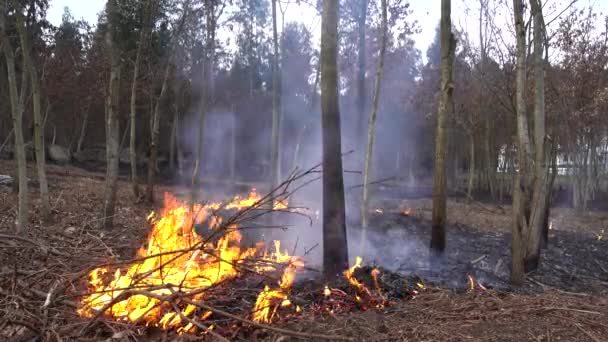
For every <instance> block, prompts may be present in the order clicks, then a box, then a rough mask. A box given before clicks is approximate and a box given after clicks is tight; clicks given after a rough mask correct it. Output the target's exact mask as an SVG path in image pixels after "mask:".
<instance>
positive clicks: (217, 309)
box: [0, 167, 351, 341]
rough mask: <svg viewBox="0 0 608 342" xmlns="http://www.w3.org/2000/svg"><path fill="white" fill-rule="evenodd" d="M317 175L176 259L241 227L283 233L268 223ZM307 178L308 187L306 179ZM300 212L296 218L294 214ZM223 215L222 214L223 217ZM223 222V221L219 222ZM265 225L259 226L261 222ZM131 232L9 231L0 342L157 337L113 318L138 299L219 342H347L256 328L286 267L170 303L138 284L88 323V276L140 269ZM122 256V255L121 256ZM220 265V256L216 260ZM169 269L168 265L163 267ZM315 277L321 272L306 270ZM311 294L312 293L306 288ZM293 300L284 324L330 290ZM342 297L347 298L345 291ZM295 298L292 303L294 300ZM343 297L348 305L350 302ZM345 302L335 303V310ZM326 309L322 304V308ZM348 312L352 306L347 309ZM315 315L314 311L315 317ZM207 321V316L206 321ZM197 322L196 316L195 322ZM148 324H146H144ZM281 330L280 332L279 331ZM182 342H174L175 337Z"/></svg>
mask: <svg viewBox="0 0 608 342" xmlns="http://www.w3.org/2000/svg"><path fill="white" fill-rule="evenodd" d="M318 172H319V171H318V169H317V168H316V167H315V168H312V169H310V170H308V171H305V172H294V173H293V174H292V175H291V176H290V177H289V178H288V179H287V181H285V182H283V183H282V184H280V185H279V186H278V187H277V188H276V189H274V190H273V191H271V192H270V193H269V194H267V195H265V196H263V197H262V198H261V199H260V200H259V201H257V203H255V204H254V205H252V206H251V207H249V208H245V209H243V210H241V211H238V212H236V213H234V214H233V215H232V216H231V217H229V218H228V219H226V220H225V221H224V222H223V224H222V226H221V227H220V229H217V231H216V233H213V234H210V235H208V236H205V237H204V238H203V239H201V241H199V242H197V243H195V244H193V245H192V246H191V248H189V249H188V250H180V251H172V252H171V253H170V254H171V255H179V254H181V253H189V252H192V251H193V250H196V249H203V248H204V246H205V244H206V243H207V242H209V241H214V240H215V241H217V239H218V238H219V237H221V236H222V235H223V234H227V233H228V232H229V231H230V229H232V228H229V227H234V225H235V224H237V225H238V226H239V227H241V228H242V229H255V228H266V229H269V228H270V229H274V228H277V229H279V228H284V227H282V226H280V225H276V226H273V225H269V224H267V222H268V221H267V220H266V221H264V220H261V218H262V217H263V216H265V215H268V214H270V213H272V212H276V210H273V209H272V204H273V203H275V202H276V201H285V200H286V199H287V198H289V197H290V196H291V195H292V194H293V193H294V192H295V191H297V190H298V189H300V188H301V187H303V186H306V185H307V184H309V183H310V182H312V181H314V179H312V180H310V178H311V177H310V176H311V175H312V176H315V175H316V174H317V173H318ZM307 178H308V179H307ZM294 209H296V210H294ZM297 209H301V208H293V207H290V208H286V209H280V210H279V211H284V212H288V213H296V214H298V215H305V214H303V213H305V211H302V210H297ZM219 210H220V211H221V210H222V208H220V209H219ZM218 215H219V214H218ZM261 221H262V222H266V224H260V223H259V222H261ZM132 231H133V230H132V229H129V228H126V229H122V230H113V231H111V232H107V231H99V230H98V229H97V225H96V224H95V222H86V223H85V224H83V225H82V226H81V227H79V228H74V229H71V230H66V229H65V227H44V228H42V227H40V226H35V227H32V228H31V229H29V230H28V231H26V232H24V233H21V234H19V235H16V234H14V233H12V232H11V231H10V229H9V228H8V227H6V229H5V228H2V230H0V262H1V266H0V316H1V317H3V319H2V320H0V339H1V340H11V341H31V340H45V341H46V340H57V341H60V340H66V339H71V338H76V337H78V339H79V340H86V339H87V338H89V339H90V340H95V341H96V340H99V339H107V338H129V339H136V340H137V339H139V338H141V337H142V336H146V339H149V337H150V336H149V334H151V333H152V332H154V331H155V329H154V328H146V327H145V326H144V324H136V323H137V322H136V323H127V322H121V321H115V320H113V319H111V318H110V317H109V315H107V311H108V310H109V309H111V306H112V305H113V304H115V303H118V302H120V301H123V300H127V299H128V298H129V297H131V296H134V295H144V296H147V297H149V298H154V299H156V300H158V301H159V302H161V303H162V305H163V309H166V308H168V309H169V310H174V311H175V312H176V313H177V314H179V315H181V318H182V319H183V320H184V321H186V322H188V323H191V324H192V325H194V326H196V327H198V328H199V329H197V331H198V332H199V333H201V334H207V335H212V336H213V337H215V338H216V339H218V340H226V337H227V338H230V339H238V338H243V339H246V338H247V336H249V335H250V334H251V333H252V332H253V331H254V330H264V331H274V332H275V333H278V334H282V335H288V336H294V337H300V338H306V339H331V340H341V339H344V338H342V337H341V336H332V335H326V334H307V333H301V332H294V331H290V330H285V329H281V328H279V327H277V326H276V325H274V324H273V325H267V324H261V323H258V322H254V321H252V320H251V319H250V317H251V314H252V313H251V308H252V304H253V303H255V300H256V297H257V294H258V293H259V292H260V291H261V290H262V289H264V286H265V285H268V284H276V283H277V282H278V278H280V274H281V273H282V272H281V270H282V268H284V267H286V265H275V266H276V269H277V272H276V275H275V274H273V273H263V274H262V273H259V272H256V271H254V269H255V266H256V262H265V263H267V261H257V260H256V259H255V258H252V259H251V260H247V261H246V262H243V263H239V264H236V265H234V266H235V268H237V269H238V271H239V276H237V277H236V278H231V279H229V281H226V282H220V283H218V284H216V285H214V286H212V287H210V288H206V289H201V290H196V289H195V290H192V289H188V291H185V290H184V291H180V290H177V291H174V292H172V293H171V294H170V295H159V294H158V292H155V290H158V289H154V288H149V287H145V286H142V285H141V284H132V286H131V287H129V288H126V289H124V291H122V292H121V294H120V295H119V296H117V297H116V298H114V300H113V301H112V302H111V303H108V304H107V305H106V306H104V308H102V309H101V310H99V311H98V312H97V314H95V315H94V317H92V318H83V317H81V316H80V315H79V314H78V313H77V310H78V309H79V308H81V307H82V304H81V300H82V298H83V297H84V296H86V295H88V294H89V293H87V284H88V280H87V276H88V274H89V272H91V271H92V270H93V269H96V268H98V267H105V268H107V269H109V270H116V269H124V267H125V266H127V265H130V264H132V263H133V262H135V261H137V260H138V259H136V258H135V257H133V256H134V255H135V252H136V251H137V249H138V248H139V246H138V245H137V244H136V243H130V244H127V245H125V244H121V243H122V242H125V241H140V238H137V237H134V236H133V235H134V233H133V232H132ZM119 250H120V251H122V253H118V252H117V251H119ZM120 255H131V256H132V259H124V258H121V257H120ZM216 257H218V258H219V256H216ZM160 267H162V265H161V266H160ZM307 271H308V272H315V270H310V269H309V270H307ZM307 286H308V289H305V287H307ZM298 287H299V288H298V289H297V290H295V291H294V292H295V293H296V295H294V296H290V300H292V301H293V304H294V305H298V306H300V307H301V310H300V311H299V312H298V313H296V312H294V311H293V310H292V311H290V312H289V313H283V314H281V315H280V316H278V317H277V318H279V319H280V320H284V321H288V320H290V319H298V316H301V315H306V314H307V313H306V312H307V310H309V309H314V308H316V307H317V306H318V305H321V304H322V303H323V301H325V298H324V292H323V285H322V284H318V283H317V284H311V283H308V284H306V283H303V285H298ZM343 288H344V290H343V292H344V293H347V291H348V290H349V289H348V286H347V285H345V286H344V287H343ZM202 291H204V292H205V296H204V298H205V301H204V302H203V301H200V300H199V301H196V300H194V298H193V297H194V296H195V295H196V294H200V293H201V292H202ZM292 297H293V298H292ZM346 298H347V297H346V296H344V299H343V300H342V301H343V302H345V303H346V302H348V301H351V299H346ZM337 301H340V300H338V299H335V300H334V302H337ZM319 303H321V304H319ZM186 305H194V306H195V307H197V310H199V311H200V312H201V313H203V312H211V313H212V317H210V318H209V319H207V320H205V321H204V322H203V321H199V320H196V319H193V318H190V317H185V316H183V314H181V312H182V309H183V308H184V307H185V306H186ZM343 306H344V307H346V306H347V305H343ZM310 312H313V313H315V312H316V311H315V310H310ZM199 316H200V315H199ZM191 317H196V315H194V316H191ZM140 323H142V322H140ZM279 325H280V324H279ZM157 332H158V333H159V334H160V335H163V336H165V338H166V337H167V335H168V334H169V335H171V334H175V333H176V332H175V331H162V332H161V330H160V329H158V331H157ZM174 337H175V336H174Z"/></svg>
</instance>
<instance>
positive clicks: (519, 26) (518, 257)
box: [511, 0, 531, 284]
mask: <svg viewBox="0 0 608 342" xmlns="http://www.w3.org/2000/svg"><path fill="white" fill-rule="evenodd" d="M513 11H514V20H515V35H516V40H517V45H516V81H515V83H516V108H517V112H516V113H517V115H516V117H517V142H518V146H517V156H518V164H517V165H518V169H519V170H518V172H517V175H516V177H515V185H514V186H513V223H512V224H513V226H512V230H511V234H512V237H511V238H512V241H511V282H512V283H514V284H521V283H523V280H524V272H525V271H524V262H523V260H524V248H525V246H524V241H523V234H524V233H525V228H526V226H527V220H526V212H527V211H529V205H528V204H529V198H530V193H531V189H530V182H529V179H528V172H529V169H530V161H529V158H530V155H531V148H530V138H529V136H528V119H527V117H526V79H527V77H526V29H525V24H524V4H523V0H513Z"/></svg>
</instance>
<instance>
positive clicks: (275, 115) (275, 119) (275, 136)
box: [270, 0, 282, 189]
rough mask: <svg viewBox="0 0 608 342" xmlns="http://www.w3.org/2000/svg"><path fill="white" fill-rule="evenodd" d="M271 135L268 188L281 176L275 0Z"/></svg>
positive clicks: (273, 13)
mask: <svg viewBox="0 0 608 342" xmlns="http://www.w3.org/2000/svg"><path fill="white" fill-rule="evenodd" d="M272 38H273V48H274V56H273V59H272V137H271V151H270V168H271V172H270V174H271V176H270V189H274V188H276V187H277V186H278V185H279V179H280V177H281V156H280V138H279V136H280V128H281V116H282V113H281V75H280V71H279V34H278V32H277V0H272Z"/></svg>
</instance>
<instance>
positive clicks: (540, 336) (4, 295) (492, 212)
mask: <svg viewBox="0 0 608 342" xmlns="http://www.w3.org/2000/svg"><path fill="white" fill-rule="evenodd" d="M13 170H14V164H13V163H12V162H6V161H2V162H0V174H7V173H11V172H12V171H13ZM29 171H30V177H31V178H32V179H34V178H35V175H34V172H32V170H29ZM49 179H50V184H51V192H52V193H51V203H52V207H53V217H52V219H51V221H50V222H49V223H44V224H43V223H41V222H40V221H39V220H38V216H37V213H38V204H37V200H36V192H35V190H34V189H31V191H30V196H31V198H33V208H32V211H31V215H30V216H31V228H30V230H29V231H28V232H25V233H22V234H21V235H20V236H21V237H22V238H23V239H25V242H24V241H18V240H16V239H14V238H10V237H9V238H7V236H14V230H13V222H14V218H15V214H16V203H17V201H16V195H14V194H12V193H10V191H9V189H7V188H2V187H0V213H1V214H0V234H2V235H0V331H1V332H0V339H2V340H9V341H13V340H14V341H32V340H45V341H46V340H51V341H58V340H76V341H97V340H106V339H108V338H110V340H117V341H119V340H123V341H133V340H154V341H161V340H196V339H200V338H201V337H196V338H195V337H188V336H180V337H177V336H176V335H174V334H172V333H170V332H169V333H167V332H163V333H159V332H158V331H155V330H154V329H150V328H144V327H132V326H129V325H125V324H124V323H113V322H111V321H107V320H103V321H102V322H101V323H98V324H95V325H94V326H92V327H89V326H88V325H87V320H85V319H82V318H80V317H79V316H78V315H77V314H76V313H75V306H77V305H78V304H77V301H78V298H79V297H78V296H79V294H80V293H82V291H83V290H84V287H85V282H84V280H83V278H84V275H86V272H87V270H88V269H90V268H91V267H94V266H97V265H99V264H102V263H107V262H108V261H116V260H129V259H131V258H132V257H133V256H134V255H135V252H136V250H137V249H138V248H139V247H140V245H141V244H142V242H143V241H144V239H145V237H146V234H147V231H148V229H149V227H148V226H147V224H146V222H145V217H146V215H147V213H148V212H149V211H150V210H152V209H154V207H153V206H147V205H144V204H141V203H135V202H134V201H133V199H132V196H131V194H130V188H129V187H128V185H127V184H126V183H124V182H123V181H121V183H120V189H119V193H118V203H117V209H118V210H117V215H116V217H115V222H116V225H115V226H116V227H115V229H114V230H113V231H110V232H107V231H102V230H100V229H98V228H97V226H96V224H95V223H96V222H97V220H98V216H99V212H100V203H101V198H102V191H103V174H100V173H96V172H89V171H84V170H82V169H77V168H73V167H58V166H50V167H49ZM164 191H176V189H175V188H170V187H163V186H160V187H158V189H157V198H159V199H160V198H161V193H162V192H164ZM381 197H382V196H380V198H381ZM387 197H392V199H387V200H381V201H377V202H376V203H374V204H373V205H374V207H375V208H381V209H382V210H383V214H375V215H374V216H373V218H372V224H371V226H372V227H373V228H372V231H371V232H370V234H369V236H370V243H371V244H373V245H377V246H382V248H377V249H375V250H374V251H373V252H372V253H370V254H369V255H364V256H365V257H366V260H370V261H371V262H372V263H374V262H375V263H377V264H378V265H380V266H381V267H383V268H382V272H383V273H382V274H383V275H384V278H381V282H382V284H381V286H382V288H383V290H384V291H387V293H388V292H389V291H392V292H393V293H394V294H395V295H392V296H391V298H390V300H389V301H390V303H387V304H386V306H385V307H383V308H369V307H361V306H360V305H353V306H347V309H342V310H333V311H334V312H333V313H332V312H329V311H328V310H327V308H324V307H322V306H321V307H319V306H318V305H317V304H308V306H305V310H304V313H303V314H301V315H299V316H297V317H291V316H286V317H284V319H282V320H281V321H279V322H277V323H275V324H274V326H276V327H280V328H283V329H288V330H291V331H299V332H303V333H304V334H313V333H316V334H322V335H339V336H346V337H350V338H351V339H352V340H355V341H519V340H521V341H558V340H561V341H608V323H607V322H608V299H607V298H608V297H607V294H608V284H607V282H608V272H607V271H608V244H607V242H606V240H607V239H608V237H602V238H599V237H600V236H601V234H602V233H601V230H602V228H604V227H605V225H606V221H608V213H607V212H601V211H595V212H590V213H588V214H586V215H584V216H582V217H581V216H576V215H574V213H573V212H572V211H571V210H569V209H564V208H559V209H556V210H554V211H553V212H552V221H553V228H554V229H553V230H552V231H551V235H550V242H549V248H548V249H547V250H546V251H544V252H543V260H542V263H541V267H540V269H539V270H538V271H536V272H535V273H533V274H530V275H529V276H528V280H527V281H526V284H525V286H524V287H522V288H511V287H510V286H509V285H508V265H509V248H510V247H509V246H510V243H509V240H510V236H509V233H508V231H509V210H510V208H509V207H508V206H497V205H492V204H489V203H478V202H473V203H471V204H467V203H465V202H464V201H462V200H458V199H456V200H450V201H449V203H448V213H449V222H448V247H447V250H446V253H445V258H444V259H443V260H441V261H440V263H439V264H440V265H441V269H437V268H433V267H430V265H429V261H428V260H429V258H428V255H427V253H428V252H427V250H426V246H427V243H428V230H429V227H430V224H429V219H430V208H431V206H430V200H429V199H428V198H417V199H409V200H402V199H395V198H394V196H387ZM406 208H409V209H410V210H411V214H410V215H409V216H405V215H403V214H402V213H401V212H402V210H403V209H406ZM349 237H350V238H352V239H357V230H354V231H353V232H352V233H351V236H349ZM467 274H471V275H474V276H475V277H476V278H477V280H478V281H479V282H480V283H481V284H483V285H484V286H486V287H488V288H489V289H488V290H479V289H478V288H477V289H475V290H473V291H470V290H467V289H466V287H467V285H466V284H467V283H466V281H467V277H466V276H467ZM417 276H419V277H421V278H422V279H423V280H422V281H423V282H424V284H425V285H426V288H425V289H424V290H422V289H420V291H418V293H417V294H416V295H412V294H411V293H410V292H408V291H409V290H408V289H409V287H411V286H412V282H413V281H414V280H413V279H417V278H416V277H417ZM386 279H393V280H386ZM395 279H396V280H395ZM314 286H317V287H320V286H322V284H321V283H318V282H317V283H314V282H313V283H310V282H308V283H301V284H298V285H296V287H295V289H294V292H296V293H298V291H300V290H302V291H303V292H305V291H306V290H310V289H311V288H314ZM336 286H338V285H336ZM339 288H343V289H344V290H345V291H346V290H348V288H344V287H339ZM315 289H316V288H315ZM406 290H407V291H406ZM230 291H232V292H227V293H224V296H225V297H226V299H222V300H221V301H220V302H221V303H223V304H221V305H223V306H222V307H224V306H225V307H226V308H227V309H226V310H236V309H237V308H236V307H237V306H238V305H237V303H238V302H240V301H245V302H247V301H249V300H251V299H248V298H249V297H248V296H251V294H250V295H248V296H244V295H243V296H241V295H239V293H240V292H239V291H237V290H234V291H233V290H230ZM235 291H236V292H235ZM243 291H244V290H243ZM317 292H318V291H317ZM49 293H50V294H51V295H50V297H49ZM252 293H253V292H252ZM403 294H406V295H403ZM241 297H242V298H241ZM48 298H50V299H48ZM303 300H304V302H307V301H309V299H306V298H303ZM45 302H47V305H45ZM303 304H304V303H303ZM218 305H219V304H218ZM220 321H221V320H220ZM223 321H226V320H225V319H223ZM85 328H86V329H85ZM222 333H223V334H224V336H227V337H229V339H230V340H250V341H252V340H260V341H262V340H265V341H288V340H295V339H294V338H293V337H289V336H290V335H289V334H288V333H281V332H272V331H267V330H266V329H262V328H259V327H251V326H250V325H247V324H245V323H242V322H236V323H231V324H230V325H229V327H227V328H225V329H224V330H222ZM311 336H312V335H311ZM203 339H205V337H203ZM207 339H208V340H213V338H212V337H207ZM300 340H311V341H314V340H318V338H312V337H310V338H302V339H300Z"/></svg>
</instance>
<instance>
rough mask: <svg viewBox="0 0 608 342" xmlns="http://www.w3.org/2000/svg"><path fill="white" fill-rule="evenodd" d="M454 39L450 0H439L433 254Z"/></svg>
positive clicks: (440, 246) (442, 199) (438, 241)
mask: <svg viewBox="0 0 608 342" xmlns="http://www.w3.org/2000/svg"><path fill="white" fill-rule="evenodd" d="M455 49H456V41H455V39H454V35H453V34H452V20H451V0H441V88H440V91H441V94H440V98H439V106H438V108H437V131H436V133H435V134H436V137H435V168H434V174H433V221H432V231H431V251H432V252H434V253H437V254H441V253H443V250H444V249H445V223H446V161H445V159H446V151H447V129H448V128H447V116H448V111H449V108H451V104H452V92H453V90H454V84H453V81H452V77H453V75H452V74H453V72H452V69H453V65H454V50H455Z"/></svg>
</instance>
